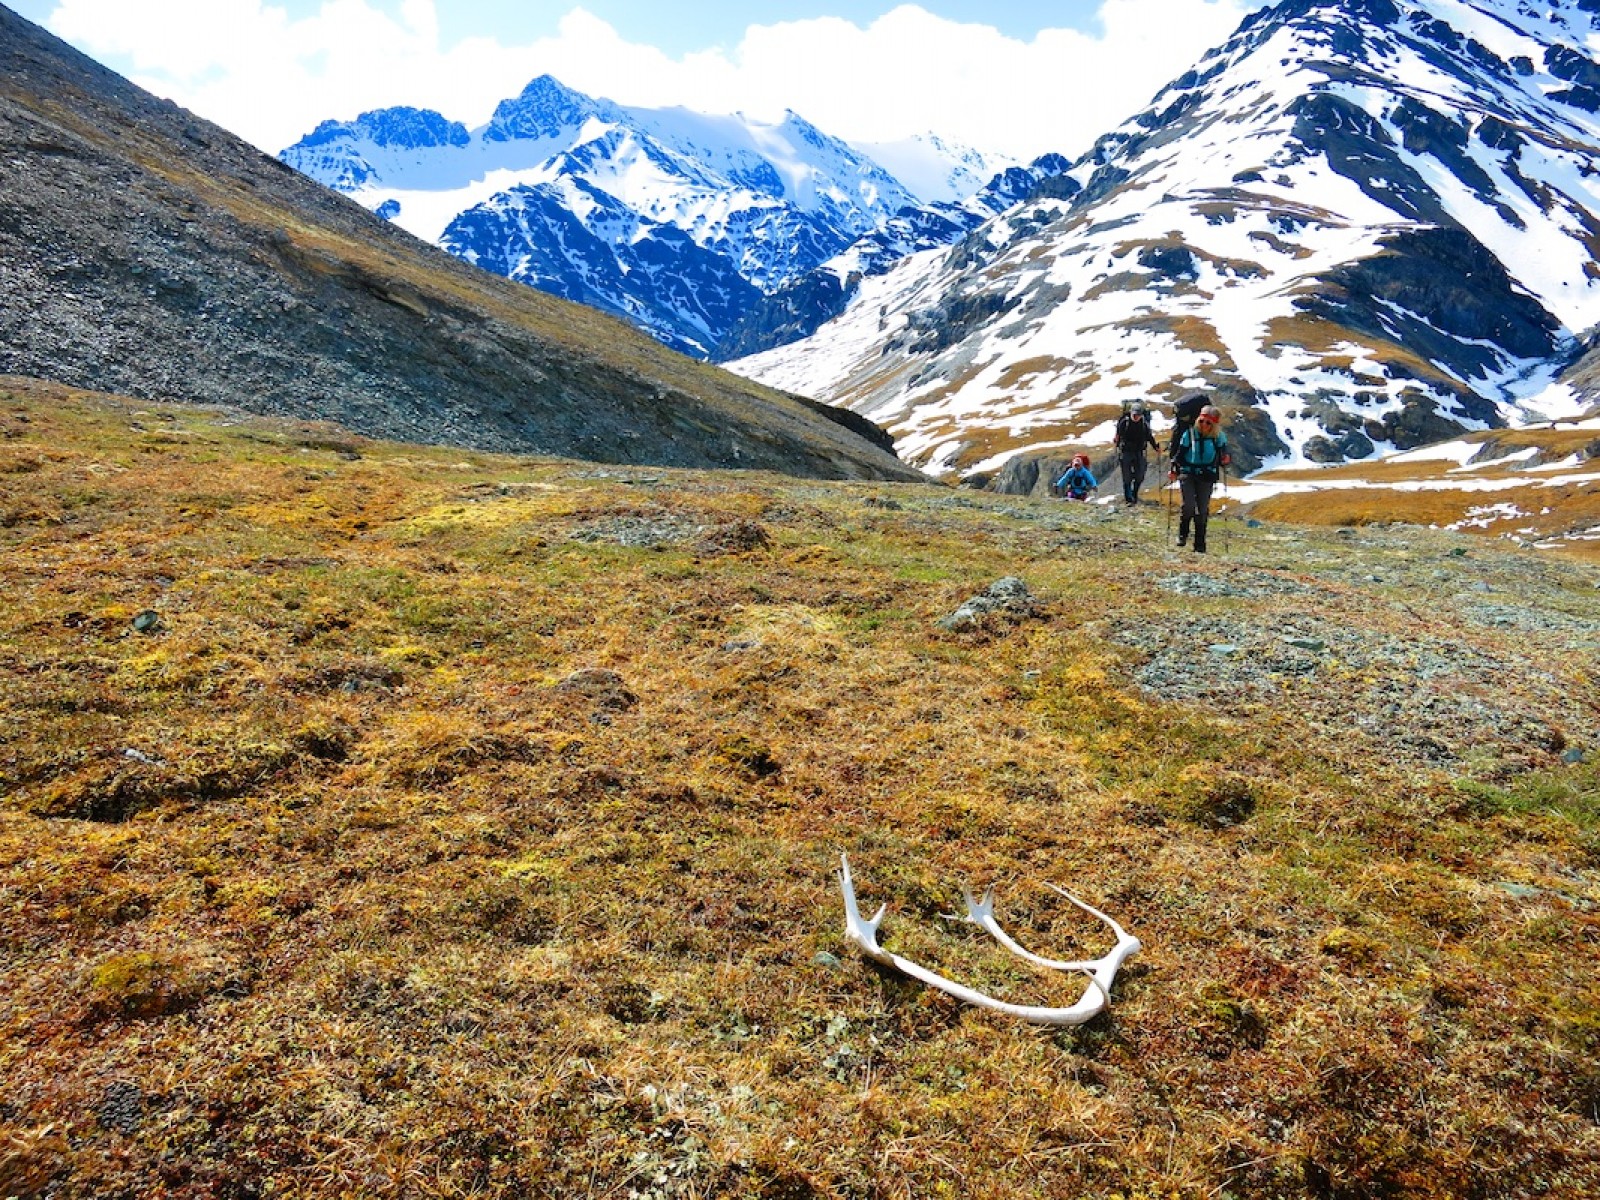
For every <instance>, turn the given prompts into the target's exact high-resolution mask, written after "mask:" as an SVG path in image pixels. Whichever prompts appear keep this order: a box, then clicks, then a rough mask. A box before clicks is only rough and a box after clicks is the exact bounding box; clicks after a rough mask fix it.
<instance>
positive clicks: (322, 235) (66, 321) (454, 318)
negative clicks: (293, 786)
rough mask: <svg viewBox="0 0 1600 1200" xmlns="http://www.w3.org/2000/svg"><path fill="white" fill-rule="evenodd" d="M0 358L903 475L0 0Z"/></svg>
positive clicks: (484, 440)
mask: <svg viewBox="0 0 1600 1200" xmlns="http://www.w3.org/2000/svg"><path fill="white" fill-rule="evenodd" d="M0 371H4V372H11V373H16V374H21V375H30V376H36V377H40V378H47V379H58V380H62V381H64V382H67V383H70V384H74V385H78V386H85V387H95V388H104V389H109V390H113V391H117V392H122V393H126V394H129V395H134V396H143V397H146V398H172V399H178V400H184V401H203V402H213V403H230V404H238V405H241V406H244V407H246V408H249V409H251V410H253V411H255V412H260V413H266V414H277V415H283V416H292V417H298V418H325V419H330V420H336V421H339V422H341V423H343V424H345V425H347V426H349V427H350V428H352V429H354V430H357V431H359V432H361V433H364V434H367V435H371V436H387V437H400V438H405V439H408V440H413V441H426V442H439V443H451V444H457V445H463V446H474V447H479V448H485V449H500V450H521V451H533V452H540V453H551V454H564V455H573V456H577V457H582V458H588V459H598V460H604V461H614V462H649V463H672V464H676V465H680V466H750V467H764V468H770V469H774V470H780V471H786V472H793V473H797V474H807V475H822V476H828V477H847V478H848V477H868V478H877V477H891V478H913V477H915V476H914V473H913V472H912V471H910V469H909V468H907V467H905V466H903V465H901V464H900V463H898V462H897V461H896V460H895V459H894V458H893V456H892V454H891V453H888V452H886V450H885V449H884V445H885V444H886V442H885V441H884V440H882V439H881V435H878V434H877V431H876V430H875V429H874V427H872V426H871V425H870V424H869V423H867V422H865V421H863V420H862V419H861V418H858V417H855V416H853V415H849V414H839V413H837V412H836V410H831V409H824V408H823V407H822V406H818V405H811V404H808V403H807V402H804V401H801V400H798V399H796V398H795V397H792V396H785V395H782V394H780V393H777V392H774V391H771V390H768V389H765V388H761V387H758V386H755V385H752V384H749V383H747V382H745V381H743V380H740V379H737V378H735V377H733V376H730V375H727V374H725V373H723V372H721V371H718V370H714V369H711V368H708V367H702V366H698V365H696V364H694V363H692V362H690V361H689V360H687V359H684V358H681V357H679V356H677V355H675V354H672V353H670V352H668V351H666V350H664V349H663V348H662V347H660V346H659V345H658V344H657V343H655V342H654V341H652V340H650V339H648V338H646V337H645V336H644V335H642V334H639V333H637V332H636V331H634V330H633V329H632V328H631V327H628V326H626V325H624V324H622V323H621V322H618V321H615V320H612V319H610V318H606V317H602V316H601V315H599V314H598V313H596V312H594V311H592V310H588V309H584V308H580V307H578V306H576V305H571V304H566V303H562V302H559V301H555V300H553V299H551V298H550V297H547V296H544V295H541V294H539V293H536V292H534V291H532V290H531V289H529V288H526V287H522V286H520V285H515V284H512V283H510V282H508V281H506V280H503V279H499V278H496V277H493V276H491V275H489V274H487V273H486V272H482V271H478V270H476V269H474V268H472V267H470V266H467V265H466V264H465V263H462V262H460V261H459V260H457V259H455V258H453V257H452V256H450V255H448V254H446V253H444V252H443V251H441V250H438V249H435V248H433V247H430V246H427V245H424V244H423V243H421V242H419V241H417V240H416V239H414V238H412V237H411V236H409V235H407V234H405V233H402V232H400V231H399V230H397V229H395V228H393V227H392V226H390V225H389V224H388V223H386V222H384V221H381V220H379V219H378V218H377V217H374V216H372V215H371V214H369V213H367V212H366V211H365V210H363V209H361V208H360V207H359V206H358V205H356V204H354V203H352V202H350V201H347V200H345V199H343V198H341V197H339V196H337V195H335V194H334V193H332V192H329V191H327V190H325V189H323V188H321V187H319V186H318V185H316V184H313V183H311V182H310V181H309V180H307V179H305V178H304V177H302V176H300V175H298V174H297V173H295V172H294V171H292V170H291V169H290V168H288V167H287V166H285V165H283V164H282V163H280V162H278V161H277V160H275V159H272V158H269V157H267V156H265V155H263V154H260V153H258V152H257V151H255V150H254V149H252V148H251V147H249V146H247V145H246V144H245V143H243V142H241V141H240V140H239V139H237V138H235V137H233V136H232V135H230V134H228V133H226V132H224V131H223V130H221V129H218V128H217V127H216V126H214V125H211V124H208V123H207V122H205V121H202V120H200V119H198V118H196V117H194V116H192V115H191V114H189V113H187V112H185V111H183V110H182V109H179V108H177V107H176V106H174V105H172V104H170V103H168V102H165V101H159V100H156V99H155V98H153V97H151V96H150V95H148V94H147V93H145V92H143V91H141V90H139V89H138V88H135V87H133V86H132V85H131V84H129V83H128V82H127V81H125V80H123V79H121V78H120V77H118V76H116V75H114V74H113V73H111V72H109V71H107V70H105V69H104V68H102V67H99V66H98V65H96V64H95V63H93V62H91V61H90V60H89V59H87V58H85V57H83V56H82V55H80V54H78V53H77V52H75V51H73V50H72V49H70V48H69V47H67V46H65V45H64V44H63V43H61V42H59V41H57V40H56V39H54V38H52V37H50V36H49V35H48V34H46V33H44V32H43V31H42V30H40V29H38V28H37V27H36V26H34V25H31V24H29V23H28V22H26V21H23V20H22V19H21V18H19V17H17V16H16V15H15V14H14V13H12V12H10V11H9V10H8V9H5V8H3V7H0ZM825 418H826V419H825ZM870 437H879V438H880V440H879V441H878V442H877V443H876V444H875V443H874V442H872V441H869V440H868V439H869V438H870Z"/></svg>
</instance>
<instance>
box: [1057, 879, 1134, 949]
mask: <svg viewBox="0 0 1600 1200" xmlns="http://www.w3.org/2000/svg"><path fill="white" fill-rule="evenodd" d="M1045 887H1047V888H1049V889H1050V890H1051V891H1052V892H1054V893H1056V895H1058V896H1065V897H1066V898H1067V899H1068V900H1070V901H1071V902H1072V903H1073V904H1075V905H1077V906H1078V907H1079V908H1081V909H1083V911H1084V912H1086V913H1088V914H1089V915H1090V916H1092V917H1099V918H1100V919H1101V920H1102V921H1104V922H1105V923H1106V925H1107V926H1108V927H1109V928H1110V929H1111V932H1112V933H1114V934H1116V935H1117V940H1118V941H1122V940H1124V939H1125V938H1127V937H1128V931H1127V930H1126V929H1124V928H1123V927H1122V926H1121V925H1118V924H1117V923H1116V922H1115V921H1114V920H1112V919H1111V918H1110V917H1108V916H1106V914H1105V913H1103V912H1101V911H1100V910H1099V909H1098V908H1096V907H1095V906H1094V905H1092V904H1087V903H1085V902H1084V901H1082V900H1079V899H1078V898H1077V897H1076V896H1074V895H1073V894H1072V893H1071V892H1069V891H1067V889H1066V888H1063V887H1057V886H1056V885H1055V884H1053V883H1046V884H1045Z"/></svg>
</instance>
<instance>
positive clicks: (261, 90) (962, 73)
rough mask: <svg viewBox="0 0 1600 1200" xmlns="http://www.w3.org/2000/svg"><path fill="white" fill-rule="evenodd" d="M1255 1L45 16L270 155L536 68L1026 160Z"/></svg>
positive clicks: (81, 8)
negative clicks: (675, 15)
mask: <svg viewBox="0 0 1600 1200" xmlns="http://www.w3.org/2000/svg"><path fill="white" fill-rule="evenodd" d="M1259 2H1260V0H1106V2H1105V4H1104V6H1103V9H1102V19H1103V23H1104V26H1105V34H1104V36H1103V37H1093V36H1090V35H1087V34H1083V33H1079V32H1076V31H1074V30H1069V29H1055V30H1044V31H1041V32H1040V33H1039V34H1038V35H1037V36H1036V37H1034V38H1033V39H1032V40H1031V41H1027V42H1024V41H1021V40H1018V39H1016V38H1010V37H1006V36H1004V35H1002V34H1001V33H999V32H998V31H997V30H995V29H993V28H991V27H988V26H983V25H972V24H961V23H958V22H954V21H950V20H946V19H944V18H941V17H937V16H934V15H932V14H930V13H928V12H926V11H925V10H923V9H921V8H919V7H917V6H916V5H913V4H905V5H902V6H900V7H899V8H896V9H894V10H893V11H891V12H889V13H886V14H885V15H884V16H882V17H880V18H879V19H878V20H876V21H874V22H872V23H871V24H870V25H868V26H866V27H865V28H862V27H860V26H857V25H855V24H853V23H851V22H849V21H846V20H842V19H840V18H836V17H816V18H811V19H806V20H799V21H788V22H783V23H780V24H774V25H752V26H751V27H750V28H749V29H748V30H747V31H746V34H745V37H744V39H743V40H742V41H741V42H740V43H739V45H738V46H737V47H735V48H734V49H732V50H731V51H723V50H720V49H712V50H706V51H702V52H699V53H695V54H690V55H687V56H685V57H683V58H681V59H673V58H671V57H669V56H667V55H666V54H663V53H662V52H661V51H659V50H656V49H655V48H653V47H650V46H642V45H637V44H631V43H628V42H626V41H624V40H623V39H622V38H621V37H620V36H619V35H618V34H617V32H616V30H614V29H613V28H612V27H611V26H610V25H608V24H606V23H605V22H604V21H602V20H600V19H598V18H596V17H594V16H592V15H590V14H589V13H588V12H586V11H584V10H583V9H582V8H577V7H575V8H573V9H572V10H571V11H569V12H568V13H567V15H566V16H565V17H564V18H563V19H562V21H561V23H560V25H559V27H558V30H557V32H556V33H555V34H554V35H553V36H551V37H547V38H543V39H540V40H538V41H535V42H533V43H532V44H528V45H521V46H512V45H501V44H499V43H497V42H495V41H494V40H492V39H490V38H487V37H485V38H473V39H469V40H466V41H463V42H459V43H457V44H455V45H453V46H450V47H448V48H446V47H442V46H441V45H440V44H439V23H438V13H437V9H436V6H435V0H404V2H403V4H402V5H401V6H400V10H399V15H398V17H396V16H393V15H390V14H388V13H386V12H384V11H382V10H380V9H378V8H376V7H374V5H373V4H372V3H370V2H369V0H326V2H325V3H324V4H323V5H322V7H321V9H320V10H319V11H318V13H317V14H316V15H315V16H312V17H308V18H305V19H303V20H292V19H290V17H289V16H288V14H287V13H286V12H285V10H284V9H282V8H280V7H276V6H274V5H273V4H271V3H270V2H268V0H60V3H59V4H58V5H57V7H56V10H55V12H54V13H53V15H52V16H51V17H50V19H49V21H48V24H49V27H50V28H51V29H52V30H53V31H54V32H56V33H57V34H59V35H61V36H62V37H65V38H67V39H68V40H69V41H72V42H73V43H74V44H76V45H78V46H79V47H81V48H82V49H84V50H85V51H87V52H88V53H89V54H91V55H96V56H99V57H113V56H120V57H121V58H122V59H123V60H125V61H127V62H131V63H132V64H133V66H134V77H135V79H136V81H137V82H139V83H140V84H141V85H143V86H145V87H147V88H149V89H150V90H152V91H155V92H157V93H159V94H161V95H165V96H170V97H171V98H172V99H174V100H176V101H177V102H178V103H180V104H183V105H184V106H186V107H188V108H191V109H193V110H194V111H195V112H198V113H200V114H201V115H202V116H205V117H207V118H209V119H211V120H214V121H216V122H217V123H218V124H220V125H223V126H225V127H226V128H228V129H231V130H233V131H234V132H236V133H238V134H240V135H241V136H243V137H245V138H247V139H249V140H250V141H252V142H254V143H255V144H256V145H257V146H259V147H261V148H262V149H263V150H267V151H269V152H275V151H277V150H279V149H281V148H283V147H284V146H286V145H288V144H289V143H291V142H293V141H294V140H296V139H297V138H298V137H300V136H301V135H302V134H304V133H306V132H307V131H309V130H310V129H311V128H312V127H313V126H314V125H315V124H316V123H317V122H318V121H320V120H322V119H325V118H328V117H337V118H341V119H344V118H350V117H353V116H355V115H356V114H357V113H359V112H363V111H365V110H367V109H371V108H381V107H385V106H388V105H394V104H413V105H418V106H420V107H425V108H435V109H438V110H439V111H440V112H442V113H444V114H445V115H446V116H448V117H451V118H453V119H455V120H459V121H463V122H464V123H466V124H467V125H468V126H469V127H470V126H475V125H479V124H482V123H483V122H484V121H486V120H488V118H489V116H490V114H491V112H492V111H493V107H494V104H495V103H496V101H498V100H501V99H504V98H506V97H508V96H512V95H515V94H516V93H517V92H519V91H521V89H522V87H523V85H524V84H526V83H527V82H528V80H530V79H532V78H533V77H534V76H536V75H540V74H543V73H546V72H548V73H549V74H552V75H554V76H556V77H557V78H558V79H560V80H562V81H563V82H564V83H567V84H568V85H570V86H572V87H575V88H577V89H578V90H580V91H584V92H588V93H590V94H591V95H597V96H606V97H609V98H610V99H613V100H616V101H619V102H621V103H624V104H640V105H649V106H663V105H672V104H681V105H684V106H686V107H689V108H694V109H699V110H701V111H706V112H733V111H736V110H743V111H745V112H748V113H751V114H754V115H768V114H773V115H775V114H777V113H779V112H781V111H782V110H783V109H784V108H792V109H794V110H795V111H796V112H798V113H800V114H801V115H803V116H804V117H806V118H807V119H808V120H810V121H812V122H814V123H815V124H816V125H818V126H820V127H821V128H822V129H823V130H825V131H827V132H829V133H832V134H834V135H836V136H839V137H844V138H847V139H850V140H856V141H888V140H893V139H896V138H900V137H905V136H908V135H910V134H913V133H919V132H923V131H927V130H932V131H935V132H937V133H939V134H940V135H942V136H945V137H948V138H954V139H956V140H958V141H963V142H967V143H969V144H971V145H974V146H978V147H981V148H984V149H989V150H997V151H1000V152H1003V153H1009V154H1012V155H1015V156H1017V157H1021V158H1031V157H1033V156H1035V155H1037V154H1040V153H1043V152H1045V151H1047V150H1056V151H1060V152H1063V153H1068V154H1075V153H1077V152H1079V151H1081V150H1083V149H1085V148H1086V147H1087V146H1088V144H1089V143H1090V141H1092V140H1093V138H1094V137H1096V136H1098V135H1099V134H1101V133H1104V132H1105V131H1106V130H1108V129H1110V128H1111V127H1112V126H1113V125H1115V124H1117V123H1118V122H1120V121H1121V120H1123V119H1124V118H1125V117H1127V116H1129V115H1130V114H1131V113H1133V112H1134V111H1136V110H1137V109H1138V108H1139V107H1140V106H1142V105H1143V104H1144V103H1145V102H1146V101H1148V100H1149V99H1150V97H1151V96H1152V95H1154V93H1155V92H1156V91H1157V90H1158V89H1159V88H1160V87H1161V86H1162V85H1163V84H1165V83H1166V82H1167V81H1168V80H1170V79H1172V78H1173V77H1175V76H1176V75H1178V74H1180V73H1182V72H1183V71H1184V70H1186V69H1187V68H1188V67H1189V66H1191V65H1192V64H1193V63H1194V62H1195V60H1196V59H1198V58H1199V56H1200V55H1201V54H1202V53H1203V52H1204V51H1205V50H1206V49H1208V48H1209V47H1211V46H1213V45H1215V44H1217V43H1218V42H1220V41H1222V40H1223V39H1224V38H1226V37H1227V35H1228V34H1229V33H1230V32H1231V31H1232V30H1233V28H1234V27H1235V26H1236V25H1237V24H1238V22H1239V21H1240V20H1241V19H1242V17H1243V15H1244V13H1246V12H1247V11H1249V10H1250V9H1252V8H1254V7H1257V6H1258V5H1259Z"/></svg>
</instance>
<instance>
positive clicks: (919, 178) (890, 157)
mask: <svg viewBox="0 0 1600 1200" xmlns="http://www.w3.org/2000/svg"><path fill="white" fill-rule="evenodd" d="M850 144H851V145H852V146H853V147H854V148H855V149H856V150H858V151H860V152H861V154H863V155H864V156H865V157H866V158H868V159H869V160H870V161H872V162H875V163H877V164H878V165H879V166H881V167H882V168H883V169H884V170H886V171H888V172H889V174H891V175H893V176H894V177H895V178H896V179H898V180H899V181H900V182H901V183H902V184H904V185H905V188H906V190H907V191H909V192H910V193H911V194H912V195H913V196H915V197H916V198H917V199H918V200H920V201H922V203H924V204H959V203H960V202H961V201H963V200H965V199H966V198H967V197H969V196H971V195H972V194H973V193H975V192H977V191H979V190H980V189H982V188H983V186H984V185H985V184H987V183H988V182H989V181H990V180H991V179H993V178H994V177H995V176H996V175H998V174H999V173H1000V172H1002V171H1006V170H1009V169H1010V168H1012V167H1016V166H1020V165H1021V164H1020V163H1018V162H1017V160H1016V159H1014V158H1011V157H1009V156H1008V155H1004V154H990V153H986V152H985V151H982V150H977V149H974V148H973V147H971V146H963V145H961V144H959V143H957V142H952V141H950V140H948V139H946V138H942V137H940V136H939V135H938V134H936V133H919V134H917V135H915V136H914V137H909V138H902V139H901V140H900V141H897V142H852V143H850Z"/></svg>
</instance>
